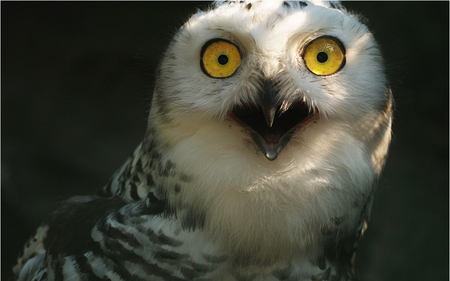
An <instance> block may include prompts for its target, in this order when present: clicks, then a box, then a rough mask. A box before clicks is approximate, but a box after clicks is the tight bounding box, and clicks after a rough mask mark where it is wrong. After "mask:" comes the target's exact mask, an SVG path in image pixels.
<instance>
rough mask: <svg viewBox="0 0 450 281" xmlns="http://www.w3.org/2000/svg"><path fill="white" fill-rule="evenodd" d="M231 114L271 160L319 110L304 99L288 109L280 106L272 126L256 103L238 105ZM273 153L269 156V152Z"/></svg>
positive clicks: (314, 118) (314, 117)
mask: <svg viewBox="0 0 450 281" xmlns="http://www.w3.org/2000/svg"><path fill="white" fill-rule="evenodd" d="M229 116H230V117H231V118H232V119H234V120H235V121H236V122H238V123H239V124H241V125H242V126H243V127H244V128H246V129H247V130H248V132H249V133H250V135H251V136H252V137H253V140H254V141H255V142H256V144H257V145H258V146H260V147H261V149H262V150H263V151H265V154H266V157H267V158H268V159H269V160H273V159H275V158H276V157H277V156H278V154H279V153H280V151H281V149H283V147H284V146H285V145H286V144H287V143H288V142H289V140H290V138H291V137H292V135H293V133H294V132H295V131H296V130H297V129H299V128H301V127H304V126H306V125H307V124H309V123H310V121H311V122H312V121H313V120H316V119H317V118H318V116H319V115H318V110H317V109H316V110H311V111H310V110H309V107H308V105H307V104H306V103H305V102H303V101H296V102H294V103H292V104H291V105H290V106H289V108H288V109H284V110H283V109H282V107H281V105H280V106H278V108H277V111H276V114H275V119H274V121H273V124H272V127H269V126H268V125H267V122H266V119H265V116H264V113H263V111H262V109H261V108H260V107H259V106H258V105H256V104H245V105H242V106H236V107H235V108H234V109H233V110H232V111H231V112H230V113H229ZM267 152H269V154H271V155H272V156H270V157H269V155H268V154H267Z"/></svg>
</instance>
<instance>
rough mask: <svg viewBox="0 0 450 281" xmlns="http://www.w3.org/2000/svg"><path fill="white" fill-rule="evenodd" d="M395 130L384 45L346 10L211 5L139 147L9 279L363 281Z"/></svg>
mask: <svg viewBox="0 0 450 281" xmlns="http://www.w3.org/2000/svg"><path fill="white" fill-rule="evenodd" d="M392 118H393V97H392V93H391V91H390V88H389V85H388V80H387V78H386V75H385V71H384V66H383V59H382V56H381V53H380V50H379V48H378V46H377V43H376V42H375V39H374V37H373V35H372V34H371V33H370V32H369V30H368V28H367V27H366V26H365V25H364V24H363V23H362V22H361V20H360V18H359V17H358V16H357V15H355V14H352V13H351V12H349V11H347V10H346V9H345V8H344V7H343V6H342V5H341V4H340V3H339V2H322V1H311V2H307V1H298V2H291V1H275V0H273V1H217V2H214V3H213V4H211V6H210V7H209V8H207V9H206V10H202V11H198V12H197V13H195V14H194V15H193V16H192V17H190V19H189V20H188V21H187V22H186V23H185V24H184V25H183V26H182V27H181V28H180V29H179V30H178V32H177V33H176V34H175V36H174V37H173V40H172V42H171V43H170V45H169V46H168V48H167V50H166V51H165V53H164V57H163V58H162V61H161V63H160V65H159V67H158V69H157V73H156V82H155V87H154V90H153V95H152V103H151V108H150V112H149V119H148V126H147V132H146V134H145V138H144V140H143V142H142V143H141V144H140V145H139V146H138V147H137V149H136V150H135V151H134V153H133V154H132V156H131V157H130V158H129V159H128V160H127V161H126V163H125V164H124V165H123V166H122V167H121V168H120V169H119V170H118V171H117V172H116V174H115V175H114V176H113V177H112V178H111V180H110V182H109V183H108V184H107V185H106V186H105V187H104V188H102V189H101V190H100V191H99V192H98V193H97V194H95V195H92V196H76V197H73V198H71V199H69V200H67V201H64V202H62V203H61V206H60V207H59V208H58V209H57V210H56V211H55V212H54V213H53V214H51V215H50V217H49V218H48V219H47V220H46V221H45V222H44V223H43V224H42V225H41V226H40V227H39V229H38V230H37V232H36V234H35V236H34V237H32V238H31V239H30V240H29V241H28V243H27V245H26V246H25V248H24V252H23V254H22V256H21V257H20V258H19V260H18V264H17V265H16V266H15V267H14V269H13V271H14V273H15V278H16V280H20V281H25V280H71V281H78V280H114V281H115V280H117V281H125V280H133V281H135V280H301V281H306V280H308V281H314V280H356V278H357V276H356V273H355V269H354V258H355V251H356V248H357V244H358V241H359V239H360V237H361V235H362V233H363V232H364V230H365V228H366V227H367V221H368V219H369V217H370V210H371V206H372V202H373V197H374V191H375V188H376V183H377V179H378V177H379V175H380V173H381V171H382V168H383V166H384V164H385V160H386V156H387V152H388V147H389V143H390V139H391V124H392Z"/></svg>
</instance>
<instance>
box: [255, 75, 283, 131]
mask: <svg viewBox="0 0 450 281" xmlns="http://www.w3.org/2000/svg"><path fill="white" fill-rule="evenodd" d="M259 106H260V107H261V109H262V112H263V114H264V117H265V119H266V123H267V126H268V127H269V128H272V126H273V120H275V113H276V112H277V108H278V89H277V88H276V86H275V85H274V83H273V82H272V81H271V80H266V81H264V84H263V88H262V91H261V92H260V94H259Z"/></svg>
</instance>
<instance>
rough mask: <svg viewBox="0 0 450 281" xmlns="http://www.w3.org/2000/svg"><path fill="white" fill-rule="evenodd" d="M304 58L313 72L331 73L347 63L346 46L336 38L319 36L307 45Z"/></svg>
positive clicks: (318, 73) (320, 73) (319, 73)
mask: <svg viewBox="0 0 450 281" xmlns="http://www.w3.org/2000/svg"><path fill="white" fill-rule="evenodd" d="M303 59H304V60H305V63H306V66H307V67H308V69H309V70H310V71H311V72H312V73H314V74H316V75H330V74H333V73H335V72H337V71H338V70H340V69H341V68H342V67H343V66H344V64H345V50H344V46H342V43H341V42H339V41H338V40H337V39H335V38H332V37H328V36H324V37H319V38H317V39H316V40H314V41H312V42H311V43H309V44H308V46H306V49H305V52H304V53H303Z"/></svg>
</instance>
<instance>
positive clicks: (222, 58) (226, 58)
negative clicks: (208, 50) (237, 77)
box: [217, 55, 228, 65]
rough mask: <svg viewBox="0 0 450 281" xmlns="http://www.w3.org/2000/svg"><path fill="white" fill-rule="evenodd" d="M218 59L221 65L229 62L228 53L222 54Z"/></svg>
mask: <svg viewBox="0 0 450 281" xmlns="http://www.w3.org/2000/svg"><path fill="white" fill-rule="evenodd" d="M217 61H218V62H219V63H220V64H221V65H226V64H227V62H228V57H227V56H226V55H220V56H219V58H218V59H217Z"/></svg>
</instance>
